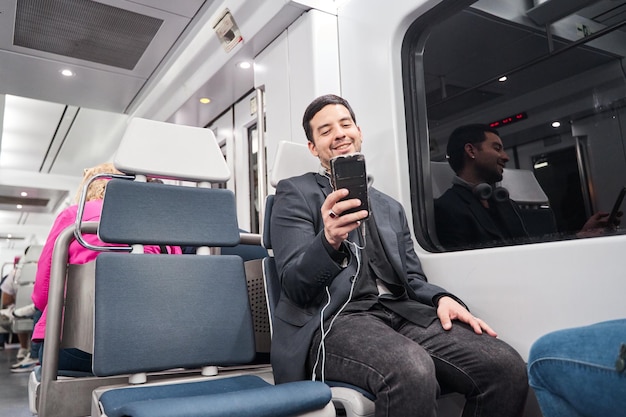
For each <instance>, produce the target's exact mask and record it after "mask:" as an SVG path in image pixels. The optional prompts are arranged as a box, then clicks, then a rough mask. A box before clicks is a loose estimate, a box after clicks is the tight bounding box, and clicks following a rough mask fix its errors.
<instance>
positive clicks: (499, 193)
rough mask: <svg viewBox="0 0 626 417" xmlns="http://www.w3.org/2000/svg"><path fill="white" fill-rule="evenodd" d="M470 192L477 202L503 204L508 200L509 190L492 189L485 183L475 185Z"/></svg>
mask: <svg viewBox="0 0 626 417" xmlns="http://www.w3.org/2000/svg"><path fill="white" fill-rule="evenodd" d="M472 192H473V193H474V195H475V196H476V198H478V199H479V200H491V199H493V200H494V201H496V202H498V203H503V202H505V201H506V200H508V199H509V190H507V189H506V188H504V187H495V188H494V187H492V186H491V185H489V184H487V183H484V182H483V183H480V184H478V185H476V186H475V187H474V188H473V189H472Z"/></svg>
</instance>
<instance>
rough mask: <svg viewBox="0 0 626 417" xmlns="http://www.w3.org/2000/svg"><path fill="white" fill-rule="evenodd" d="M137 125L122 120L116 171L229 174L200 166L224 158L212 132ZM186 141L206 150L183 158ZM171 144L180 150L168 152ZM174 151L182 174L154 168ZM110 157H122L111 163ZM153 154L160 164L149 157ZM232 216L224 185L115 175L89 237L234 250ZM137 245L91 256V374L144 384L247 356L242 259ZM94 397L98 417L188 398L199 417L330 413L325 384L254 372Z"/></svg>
mask: <svg viewBox="0 0 626 417" xmlns="http://www.w3.org/2000/svg"><path fill="white" fill-rule="evenodd" d="M131 123H132V122H131ZM139 123H140V126H139V128H137V129H134V127H137V126H132V125H131V126H130V127H129V131H127V134H125V135H124V138H123V139H122V143H121V145H120V149H119V151H118V155H117V156H116V159H115V164H116V167H118V169H120V170H121V171H123V172H125V173H127V174H141V175H146V176H149V177H150V176H157V177H163V178H168V179H173V180H184V181H194V182H201V183H204V182H211V181H219V182H222V181H225V180H226V179H227V178H228V175H223V174H225V173H227V172H224V171H221V172H220V171H219V170H217V171H215V172H212V173H209V172H208V171H209V170H207V169H206V168H205V167H206V165H211V164H212V163H219V164H222V165H223V166H225V161H224V159H223V156H222V154H221V152H220V150H219V147H218V146H217V142H216V140H215V137H214V136H213V133H212V132H211V131H210V130H208V129H200V128H195V129H191V130H190V129H189V128H188V127H182V128H183V129H180V130H179V129H177V127H174V126H172V125H169V124H167V123H161V122H151V121H147V122H146V121H140V122H139ZM187 133H189V135H187ZM164 134H165V135H167V138H168V140H160V139H159V138H157V140H156V141H155V135H157V136H161V135H164ZM146 136H149V137H148V139H149V144H150V147H148V148H146V149H143V154H142V155H141V157H140V158H137V159H135V158H134V157H133V154H135V153H136V152H138V150H139V149H141V148H142V147H143V146H147V145H148V143H146V142H145V139H146ZM173 138H176V140H175V141H174V140H172V139H173ZM194 138H197V139H201V140H202V141H203V142H205V143H206V142H212V143H213V145H214V146H213V145H212V146H211V147H210V148H211V149H207V147H206V145H204V148H205V149H207V152H209V154H206V155H204V156H202V157H197V156H194V157H190V155H191V154H193V155H195V154H197V153H199V152H198V147H197V146H196V144H195V142H194V141H193V139H194ZM129 142H131V143H129ZM135 142H137V143H140V144H141V143H143V145H141V146H138V145H137V143H135ZM180 142H184V145H181V143H180ZM172 147H174V148H178V149H179V150H180V149H181V148H183V149H185V151H184V152H183V153H182V154H181V153H180V152H178V154H176V153H177V152H176V151H175V150H173V149H171V148H172ZM165 156H166V157H165ZM172 158H173V159H178V160H180V161H184V163H183V165H184V167H181V171H180V173H179V172H177V171H176V170H174V169H171V168H170V167H167V168H163V167H162V166H161V165H160V164H165V165H166V166H167V165H168V164H169V163H170V160H171V159H172ZM220 158H221V162H219V161H218V160H219V159H220ZM118 161H123V162H119V165H118ZM155 161H160V163H157V164H156V165H154V163H155ZM195 165H198V166H195ZM236 216H237V210H236V207H235V196H234V194H233V192H232V191H230V190H225V189H218V188H209V187H206V186H200V187H191V186H187V185H174V184H154V183H146V182H140V181H131V180H127V179H121V178H120V179H117V178H116V179H112V180H111V181H109V183H108V185H107V190H106V194H105V197H104V202H103V209H102V215H101V218H100V225H99V229H98V234H99V236H100V238H101V239H102V240H103V241H105V242H115V243H122V244H128V245H134V246H135V245H178V246H196V247H201V248H205V247H207V248H208V247H216V246H235V245H237V244H238V243H239V228H238V225H237V217H236ZM136 248H137V247H136V246H135V249H134V250H133V252H132V253H130V254H126V253H120V252H104V253H102V254H100V256H98V258H97V259H96V266H95V268H96V270H95V272H96V281H95V309H94V354H93V372H94V374H95V375H97V376H102V377H106V376H112V375H119V374H131V380H134V381H137V380H142V379H143V380H145V373H146V372H154V371H165V370H170V369H173V368H187V369H189V368H202V369H203V375H205V376H207V377H210V376H213V375H215V374H216V373H217V369H218V368H217V367H218V366H231V365H245V364H249V363H251V362H252V361H253V360H254V358H255V355H256V349H255V348H256V346H255V337H254V325H253V318H252V313H251V308H250V303H249V299H248V288H247V282H246V275H245V270H244V262H243V259H242V258H241V257H240V256H237V255H211V254H208V253H207V252H205V251H198V254H193V255H169V254H144V253H141V252H136ZM120 351H124V354H123V355H121V354H120ZM234 390H237V394H234V393H233V391H234ZM147 400H150V401H147ZM93 401H94V404H95V403H97V404H99V406H98V407H95V408H101V409H103V410H104V411H103V412H104V413H106V415H108V416H116V415H134V416H141V415H153V413H154V412H155V408H154V407H156V409H160V410H161V411H162V410H163V409H165V410H167V415H171V416H176V415H181V414H184V413H186V412H189V410H188V407H189V404H193V408H194V409H195V411H194V412H196V413H197V414H198V415H205V416H212V415H215V416H218V415H244V416H245V415H258V414H257V413H258V412H259V410H262V409H263V407H265V408H266V410H276V412H272V411H266V414H267V415H281V413H284V415H298V414H299V413H303V412H312V411H315V410H319V412H320V414H319V415H330V414H331V412H332V413H334V408H332V404H331V403H330V390H329V389H328V388H327V387H325V386H323V384H320V383H314V382H313V381H306V382H304V383H297V384H295V385H289V384H286V386H282V385H280V386H273V385H271V384H269V383H268V382H267V381H265V380H263V379H262V378H260V377H258V376H252V375H246V376H243V377H228V376H227V377H220V378H217V379H213V380H209V381H206V380H203V381H198V380H196V381H194V382H191V381H184V382H180V381H179V383H177V384H176V383H174V384H169V385H167V387H164V386H163V385H161V384H144V385H142V386H141V387H139V388H137V387H125V388H118V389H111V390H106V391H104V392H103V393H98V394H95V393H94V400H93ZM181 405H184V407H181ZM92 409H93V408H92ZM233 410H234V411H233ZM131 411H132V412H131ZM185 415H187V414H185Z"/></svg>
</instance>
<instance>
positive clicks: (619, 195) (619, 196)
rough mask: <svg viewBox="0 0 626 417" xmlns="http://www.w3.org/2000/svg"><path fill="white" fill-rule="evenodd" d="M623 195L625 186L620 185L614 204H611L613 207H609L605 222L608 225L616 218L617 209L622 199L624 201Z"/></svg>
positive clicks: (612, 223) (625, 191) (613, 222)
mask: <svg viewBox="0 0 626 417" xmlns="http://www.w3.org/2000/svg"><path fill="white" fill-rule="evenodd" d="M624 196H626V187H622V189H621V190H620V192H619V194H618V195H617V199H616V200H615V204H613V208H612V209H611V214H609V218H608V219H607V224H608V225H609V226H611V225H614V224H615V219H617V213H619V209H620V207H621V206H622V201H624Z"/></svg>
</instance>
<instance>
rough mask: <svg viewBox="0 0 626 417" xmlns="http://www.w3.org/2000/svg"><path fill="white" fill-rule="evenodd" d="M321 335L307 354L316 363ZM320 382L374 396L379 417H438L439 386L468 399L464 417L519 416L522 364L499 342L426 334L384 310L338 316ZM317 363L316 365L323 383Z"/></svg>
mask: <svg viewBox="0 0 626 417" xmlns="http://www.w3.org/2000/svg"><path fill="white" fill-rule="evenodd" d="M319 344H320V333H319V332H318V334H317V336H316V338H315V339H314V341H313V343H312V345H311V349H310V351H309V366H310V368H309V369H313V365H314V364H315V362H316V359H317V352H318V346H319ZM324 353H325V355H324V356H325V360H324V362H325V364H324V377H325V379H326V380H331V381H332V380H335V381H342V382H347V383H350V384H352V385H356V386H359V387H361V388H363V389H366V390H367V391H369V392H371V393H372V394H374V395H375V396H376V400H375V415H376V417H383V416H385V417H402V416H407V417H436V415H437V398H438V396H439V393H440V386H441V387H443V388H444V389H445V390H446V391H455V392H459V393H462V394H463V395H465V397H466V404H465V408H464V410H463V417H519V416H522V414H523V410H524V404H525V401H526V395H527V392H528V379H527V374H526V364H525V363H524V361H523V359H522V358H521V357H520V356H519V354H518V353H517V352H516V351H515V350H514V349H513V348H512V347H510V346H509V345H507V344H506V343H504V342H503V341H501V340H499V339H497V338H494V337H491V336H488V335H486V334H483V335H478V334H476V333H474V331H473V330H472V329H471V328H470V327H469V326H467V325H465V324H463V323H460V322H457V321H455V322H453V325H452V329H450V330H447V331H446V330H444V329H443V328H442V327H441V323H440V322H439V320H435V321H434V322H433V323H432V324H431V325H430V326H429V327H427V328H423V327H420V326H418V325H415V324H413V323H411V322H409V321H407V320H406V319H404V318H402V317H400V316H398V315H397V314H395V313H393V312H392V311H389V310H387V309H385V308H382V307H376V306H375V307H373V309H371V310H370V311H367V312H361V313H349V314H341V315H339V316H338V317H337V319H336V320H335V322H334V323H333V326H332V329H331V330H330V332H329V333H328V334H327V336H326V337H325V340H324ZM321 362H322V360H321V359H320V364H318V366H317V371H316V375H317V379H320V374H321Z"/></svg>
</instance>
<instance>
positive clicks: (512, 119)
mask: <svg viewBox="0 0 626 417" xmlns="http://www.w3.org/2000/svg"><path fill="white" fill-rule="evenodd" d="M524 119H528V115H527V114H526V112H525V111H524V112H521V113H516V114H514V115H513V116H508V117H504V118H502V119H500V120H496V121H495V122H491V123H489V127H493V128H496V127H502V126H504V125H510V124H511V123H515V122H519V121H520V120H524Z"/></svg>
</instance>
